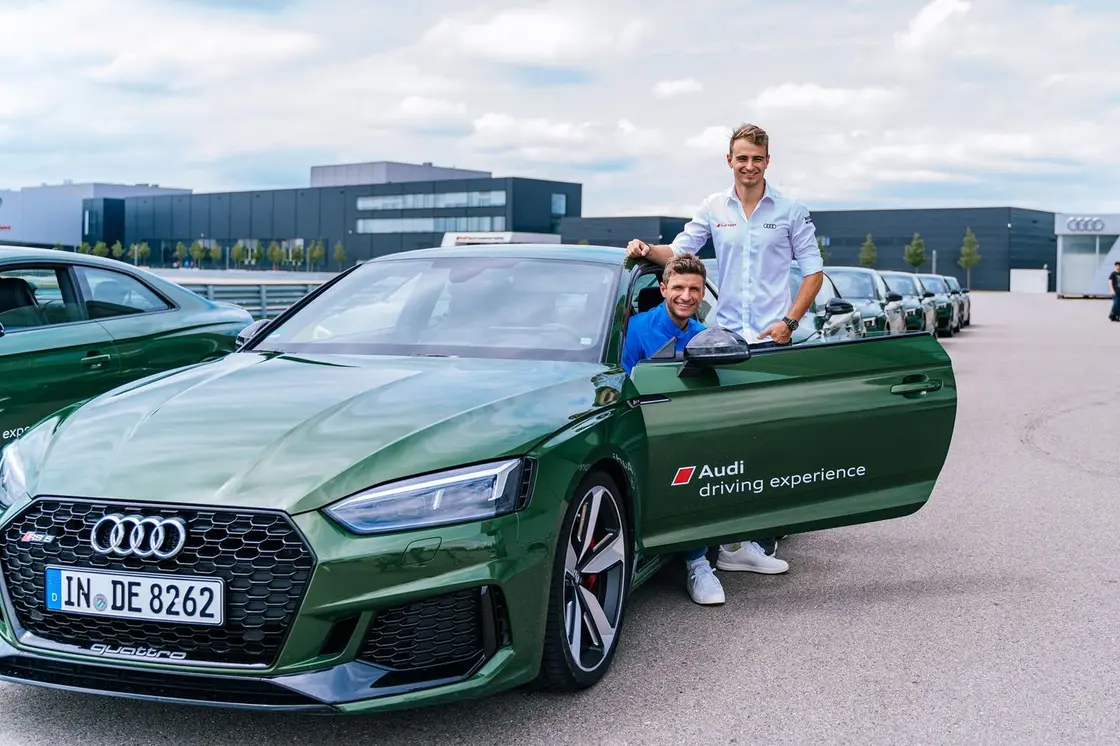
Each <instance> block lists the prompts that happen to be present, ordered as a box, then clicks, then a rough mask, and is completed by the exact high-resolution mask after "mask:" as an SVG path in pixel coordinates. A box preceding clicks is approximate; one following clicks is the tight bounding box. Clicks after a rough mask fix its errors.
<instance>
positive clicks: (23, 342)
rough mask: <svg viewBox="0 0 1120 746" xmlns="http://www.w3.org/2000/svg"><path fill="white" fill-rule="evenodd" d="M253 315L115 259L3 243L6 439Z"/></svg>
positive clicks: (200, 351)
mask: <svg viewBox="0 0 1120 746" xmlns="http://www.w3.org/2000/svg"><path fill="white" fill-rule="evenodd" d="M252 321H253V318H252V316H251V315H250V314H249V312H248V311H245V310H243V309H240V308H237V307H236V306H231V305H227V304H221V303H214V302H211V301H209V300H206V299H205V298H202V297H200V296H199V295H196V294H195V293H192V292H190V291H189V290H187V289H186V288H183V287H181V286H179V285H176V284H175V283H172V282H169V281H167V280H165V279H163V278H161V277H159V276H157V275H155V274H153V273H151V272H146V271H144V270H142V269H138V268H136V267H133V266H131V265H128V264H125V263H123V262H119V261H116V260H113V259H106V258H100V257H96V256H92V255H86V254H76V253H73V252H66V251H57V250H54V249H34V248H17V247H5V246H0V447H2V446H3V445H4V444H6V443H8V442H10V441H11V440H13V439H15V438H16V437H18V436H19V435H20V434H21V433H22V432H23V431H24V430H26V429H27V428H28V427H30V426H31V425H33V424H34V423H35V422H37V421H39V420H40V419H42V418H43V417H46V416H47V415H49V414H50V413H51V412H54V411H55V410H57V409H61V408H63V407H64V406H66V405H68V404H72V403H74V402H77V401H82V400H84V399H89V398H92V397H94V396H96V395H98V394H101V393H104V392H106V391H109V390H110V389H113V388H115V387H117V386H120V385H122V384H125V383H128V382H130V381H134V380H137V379H140V378H144V377H146V376H149V375H152V374H155V373H161V372H163V371H167V370H171V369H174V368H180V367H183V366H186V365H193V364H195V363H200V362H204V361H207V360H212V359H214V358H216V357H220V356H222V355H225V354H228V353H230V352H232V351H233V350H234V349H235V348H236V344H237V335H238V333H239V332H240V331H242V330H243V329H245V328H246V327H247V326H249V324H251V323H252Z"/></svg>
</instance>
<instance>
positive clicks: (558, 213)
mask: <svg viewBox="0 0 1120 746" xmlns="http://www.w3.org/2000/svg"><path fill="white" fill-rule="evenodd" d="M552 214H553V216H554V217H562V216H564V215H567V214H568V195H566V194H554V195H552Z"/></svg>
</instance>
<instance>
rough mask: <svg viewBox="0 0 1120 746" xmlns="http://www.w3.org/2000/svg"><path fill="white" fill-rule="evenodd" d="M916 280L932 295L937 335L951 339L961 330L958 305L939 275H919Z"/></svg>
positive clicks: (951, 291) (950, 290) (943, 279)
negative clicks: (935, 313)
mask: <svg viewBox="0 0 1120 746" xmlns="http://www.w3.org/2000/svg"><path fill="white" fill-rule="evenodd" d="M918 279H920V280H921V281H922V284H923V285H924V286H925V287H926V289H927V290H929V291H930V292H932V293H933V301H934V303H935V304H936V307H937V333H938V334H940V335H942V336H946V337H951V336H953V335H954V334H956V333H957V332H959V331H960V330H961V316H960V303H959V302H958V300H957V297H956V296H955V295H953V290H952V288H950V287H949V283H947V282H945V278H944V277H942V276H941V275H933V274H919V275H918Z"/></svg>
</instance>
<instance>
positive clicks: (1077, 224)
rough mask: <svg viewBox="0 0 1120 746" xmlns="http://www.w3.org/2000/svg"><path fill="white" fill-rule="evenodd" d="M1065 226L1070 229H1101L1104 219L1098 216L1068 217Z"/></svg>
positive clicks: (1102, 228)
mask: <svg viewBox="0 0 1120 746" xmlns="http://www.w3.org/2000/svg"><path fill="white" fill-rule="evenodd" d="M1066 227H1067V228H1069V229H1070V230H1071V231H1103V230H1104V221H1103V220H1101V219H1100V218H1081V217H1077V218H1070V219H1069V220H1067V221H1066Z"/></svg>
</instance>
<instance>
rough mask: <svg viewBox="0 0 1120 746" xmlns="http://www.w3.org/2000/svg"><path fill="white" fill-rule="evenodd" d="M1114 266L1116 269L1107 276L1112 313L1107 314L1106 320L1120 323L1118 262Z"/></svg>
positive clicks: (1119, 269) (1119, 270) (1119, 268)
mask: <svg viewBox="0 0 1120 746" xmlns="http://www.w3.org/2000/svg"><path fill="white" fill-rule="evenodd" d="M1115 266H1116V269H1114V270H1113V271H1112V273H1111V274H1109V276H1108V284H1109V287H1111V288H1112V312H1111V313H1109V314H1108V318H1109V319H1111V320H1112V321H1120V262H1116V265H1115Z"/></svg>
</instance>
